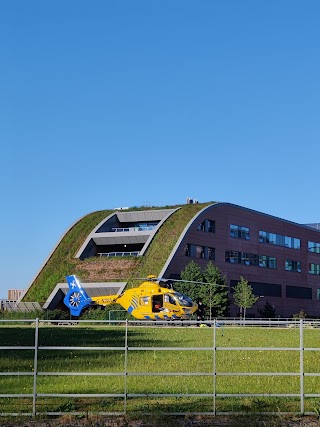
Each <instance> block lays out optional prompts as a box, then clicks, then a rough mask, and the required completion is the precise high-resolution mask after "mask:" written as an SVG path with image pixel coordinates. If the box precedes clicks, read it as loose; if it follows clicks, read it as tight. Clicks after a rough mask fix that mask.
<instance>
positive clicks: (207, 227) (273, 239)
mask: <svg viewBox="0 0 320 427" xmlns="http://www.w3.org/2000/svg"><path fill="white" fill-rule="evenodd" d="M197 229H198V230H201V231H208V232H211V233H215V221H212V220H208V219H206V220H204V221H203V222H202V223H201V224H199V225H198V227H197ZM230 237H235V238H238V239H245V240H250V229H249V228H248V227H244V226H242V225H236V224H230ZM259 242H260V243H267V244H270V245H276V246H283V247H286V248H292V249H300V248H301V240H300V239H298V238H296V237H291V236H284V235H282V234H276V233H270V232H269V231H263V230H260V231H259ZM308 251H309V252H314V253H317V254H320V243H318V242H310V241H309V242H308Z"/></svg>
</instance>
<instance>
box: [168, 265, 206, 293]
mask: <svg viewBox="0 0 320 427" xmlns="http://www.w3.org/2000/svg"><path fill="white" fill-rule="evenodd" d="M180 277H181V279H182V280H185V281H186V282H184V283H176V284H175V289H176V290H177V291H179V292H181V293H183V294H186V295H188V296H189V297H190V298H191V299H192V300H194V301H196V300H197V299H198V298H202V296H203V295H205V285H203V284H199V283H188V282H203V281H204V278H203V274H202V271H201V267H200V266H199V265H198V264H197V263H196V262H194V261H190V262H189V263H188V264H187V265H186V267H185V269H184V270H183V271H181V273H180Z"/></svg>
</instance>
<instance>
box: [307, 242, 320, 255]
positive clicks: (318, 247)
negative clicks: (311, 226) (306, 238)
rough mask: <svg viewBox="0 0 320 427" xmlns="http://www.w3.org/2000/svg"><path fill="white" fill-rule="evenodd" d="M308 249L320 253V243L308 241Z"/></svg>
mask: <svg viewBox="0 0 320 427" xmlns="http://www.w3.org/2000/svg"><path fill="white" fill-rule="evenodd" d="M308 251H309V252H313V253H315V254H320V243H317V242H308Z"/></svg>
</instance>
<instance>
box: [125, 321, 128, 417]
mask: <svg viewBox="0 0 320 427" xmlns="http://www.w3.org/2000/svg"><path fill="white" fill-rule="evenodd" d="M124 346H125V353H124V369H125V375H124V414H125V415H126V414H127V393H128V390H127V386H128V381H127V379H128V319H126V332H125V343H124Z"/></svg>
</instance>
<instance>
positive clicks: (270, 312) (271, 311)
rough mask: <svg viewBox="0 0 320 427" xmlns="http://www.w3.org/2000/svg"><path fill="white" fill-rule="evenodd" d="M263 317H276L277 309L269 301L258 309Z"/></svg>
mask: <svg viewBox="0 0 320 427" xmlns="http://www.w3.org/2000/svg"><path fill="white" fill-rule="evenodd" d="M258 312H259V314H260V315H261V317H264V318H266V319H274V318H275V317H276V309H275V307H274V306H273V305H272V304H270V302H269V301H267V302H266V303H265V305H264V307H263V308H262V309H259V310H258Z"/></svg>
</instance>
